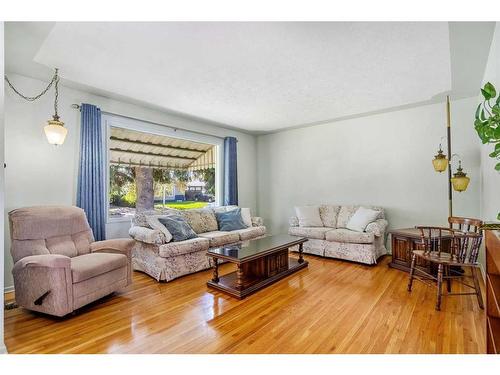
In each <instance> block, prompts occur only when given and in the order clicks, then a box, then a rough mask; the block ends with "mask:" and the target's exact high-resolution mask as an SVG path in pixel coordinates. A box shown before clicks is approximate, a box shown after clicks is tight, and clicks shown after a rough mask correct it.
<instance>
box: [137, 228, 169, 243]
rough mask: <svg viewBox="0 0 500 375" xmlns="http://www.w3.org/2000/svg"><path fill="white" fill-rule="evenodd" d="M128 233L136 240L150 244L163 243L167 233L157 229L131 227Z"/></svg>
mask: <svg viewBox="0 0 500 375" xmlns="http://www.w3.org/2000/svg"><path fill="white" fill-rule="evenodd" d="M128 234H129V235H130V237H132V238H133V239H134V240H137V241H141V242H145V243H149V244H156V245H161V244H163V243H165V242H166V239H165V235H164V234H163V233H162V232H160V231H159V230H157V229H150V228H145V227H131V228H130V230H129V231H128Z"/></svg>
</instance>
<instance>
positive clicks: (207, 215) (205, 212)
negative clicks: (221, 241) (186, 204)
mask: <svg viewBox="0 0 500 375" xmlns="http://www.w3.org/2000/svg"><path fill="white" fill-rule="evenodd" d="M180 215H181V216H182V217H183V218H184V219H186V221H187V222H188V224H189V226H190V227H191V228H193V230H194V231H195V232H196V233H197V234H200V233H205V232H212V231H214V230H218V226H217V219H216V218H215V213H214V211H213V210H211V209H196V210H182V211H180Z"/></svg>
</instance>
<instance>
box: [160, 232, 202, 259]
mask: <svg viewBox="0 0 500 375" xmlns="http://www.w3.org/2000/svg"><path fill="white" fill-rule="evenodd" d="M208 247H209V240H208V239H206V238H200V237H197V238H192V239H189V240H184V241H179V242H169V243H167V244H164V245H161V246H160V247H159V249H158V254H159V255H160V256H161V257H163V258H171V257H175V256H177V255H184V254H189V253H194V252H197V251H207V250H208Z"/></svg>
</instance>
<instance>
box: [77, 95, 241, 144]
mask: <svg viewBox="0 0 500 375" xmlns="http://www.w3.org/2000/svg"><path fill="white" fill-rule="evenodd" d="M71 108H73V109H78V110H80V109H81V108H82V106H81V105H80V104H76V103H73V104H71ZM101 112H102V113H105V114H107V115H113V116H118V117H123V118H128V119H131V120H136V121H142V122H147V123H149V124H153V125H159V126H164V127H166V128H169V129H172V130H173V131H177V130H183V131H186V132H190V133H195V134H200V135H208V136H210V137H214V138H219V139H224V138H225V137H221V136H220V135H212V134H207V133H203V132H199V131H196V130H190V129H186V128H179V127H174V126H170V125H165V124H159V123H157V122H153V121H148V120H141V119H137V118H134V117H129V116H124V115H120V114H118V113H113V112H107V111H101ZM234 138H236V137H234ZM236 142H238V138H236Z"/></svg>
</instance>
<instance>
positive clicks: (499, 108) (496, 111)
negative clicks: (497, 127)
mask: <svg viewBox="0 0 500 375" xmlns="http://www.w3.org/2000/svg"><path fill="white" fill-rule="evenodd" d="M499 98H500V96H499ZM491 111H492V112H493V113H494V114H495V115H500V106H499V105H498V104H495V105H494V106H493V108H491Z"/></svg>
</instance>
